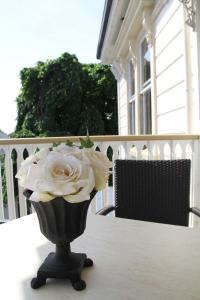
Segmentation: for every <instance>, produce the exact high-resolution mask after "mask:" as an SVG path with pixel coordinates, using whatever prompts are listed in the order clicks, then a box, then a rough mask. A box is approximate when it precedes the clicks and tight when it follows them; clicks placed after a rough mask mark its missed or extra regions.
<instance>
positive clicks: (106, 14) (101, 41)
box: [96, 0, 113, 59]
mask: <svg viewBox="0 0 200 300" xmlns="http://www.w3.org/2000/svg"><path fill="white" fill-rule="evenodd" d="M112 3H113V0H106V1H105V4H104V10H103V18H102V22H101V30H100V34H99V41H98V46H97V54H96V58H97V59H100V58H101V52H102V48H103V44H104V39H105V35H106V30H107V25H108V20H109V16H110V11H111V7H112Z"/></svg>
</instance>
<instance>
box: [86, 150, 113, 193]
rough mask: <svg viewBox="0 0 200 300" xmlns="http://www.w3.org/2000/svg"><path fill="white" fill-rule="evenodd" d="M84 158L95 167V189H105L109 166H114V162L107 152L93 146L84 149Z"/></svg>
mask: <svg viewBox="0 0 200 300" xmlns="http://www.w3.org/2000/svg"><path fill="white" fill-rule="evenodd" d="M82 159H83V161H85V162H87V163H88V164H89V166H91V167H92V169H93V172H94V177H95V189H96V190H97V191H101V190H103V189H104V188H105V187H106V183H107V181H108V177H109V168H111V167H112V162H111V161H109V159H108V158H107V156H106V155H105V154H103V153H101V152H99V151H95V150H93V149H91V148H84V149H83V152H82Z"/></svg>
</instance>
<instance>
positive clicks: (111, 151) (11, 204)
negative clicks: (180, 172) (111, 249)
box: [0, 135, 200, 220]
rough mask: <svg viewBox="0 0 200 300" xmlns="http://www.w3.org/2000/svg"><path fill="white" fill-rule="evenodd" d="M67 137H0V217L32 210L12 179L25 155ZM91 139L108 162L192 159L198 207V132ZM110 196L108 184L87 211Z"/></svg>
mask: <svg viewBox="0 0 200 300" xmlns="http://www.w3.org/2000/svg"><path fill="white" fill-rule="evenodd" d="M67 138H69V137H67ZM67 138H65V137H59V138H40V139H39V138H34V139H7V140H0V157H1V160H0V163H1V165H0V170H1V172H0V219H4V218H7V219H10V220H12V219H15V218H17V217H22V216H25V215H27V214H28V213H30V212H31V211H32V208H31V207H30V205H27V203H28V202H27V201H26V198H25V197H24V196H23V190H22V188H21V187H19V186H18V185H17V182H14V176H15V174H16V171H17V169H18V168H19V166H20V164H21V162H22V161H23V159H24V157H25V155H27V153H28V154H32V153H34V152H35V151H37V150H38V149H41V148H43V147H51V146H52V144H53V143H55V142H61V143H64V142H65V141H66V139H67ZM70 139H71V140H72V141H74V142H76V143H78V137H70ZM91 139H92V140H93V142H94V144H95V146H94V147H95V148H96V147H98V148H99V149H100V151H102V152H103V153H105V154H107V155H109V157H112V161H114V160H115V159H116V158H122V159H123V158H132V159H175V158H190V159H191V161H192V171H191V204H192V205H195V206H199V207H200V197H199V186H200V184H199V183H200V176H199V175H200V174H199V162H200V158H199V155H200V142H199V136H198V135H162V136H159V135H154V136H153V135H151V136H150V135H149V136H94V137H91ZM14 161H15V162H16V163H15V164H14ZM113 195H114V193H113V191H112V187H109V186H108V187H107V188H106V189H105V190H104V191H102V192H100V193H98V194H97V196H96V198H95V200H93V201H92V203H91V207H90V212H92V213H95V212H96V211H97V210H98V209H100V208H102V207H103V206H105V205H106V204H110V203H112V201H113V199H112V197H113Z"/></svg>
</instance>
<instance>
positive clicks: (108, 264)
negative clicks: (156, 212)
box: [0, 214, 200, 300]
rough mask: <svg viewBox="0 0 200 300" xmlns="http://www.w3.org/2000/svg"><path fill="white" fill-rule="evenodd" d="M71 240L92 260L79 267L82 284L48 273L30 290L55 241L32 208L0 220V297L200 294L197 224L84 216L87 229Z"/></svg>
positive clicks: (156, 299)
mask: <svg viewBox="0 0 200 300" xmlns="http://www.w3.org/2000/svg"><path fill="white" fill-rule="evenodd" d="M71 246H72V251H75V252H85V253H87V255H88V257H90V258H92V259H93V260H94V266H93V267H91V268H87V269H84V271H83V272H82V278H83V279H84V280H85V281H86V283H87V287H86V289H85V290H83V291H80V292H78V291H75V290H74V289H73V288H72V286H71V284H70V282H68V281H67V280H64V279H62V280H56V279H55V280H52V279H51V280H48V281H47V284H46V285H45V286H43V287H41V288H40V289H37V290H33V289H31V287H30V281H31V278H32V277H34V276H35V275H36V272H37V269H38V267H39V266H40V265H41V263H42V262H43V260H44V258H45V257H46V256H47V254H48V253H49V252H50V251H52V250H54V245H53V244H51V243H50V242H49V241H47V240H46V238H45V237H44V236H43V235H42V234H41V233H40V230H39V225H38V220H37V217H36V215H35V214H33V215H31V216H28V217H24V218H21V219H18V220H16V221H11V222H9V223H8V224H5V225H0V299H2V300H32V299H35V300H36V299H37V300H45V299H46V300H51V299H54V300H55V299H59V300H62V299H68V300H76V299H81V300H84V299H87V300H96V299H99V300H100V299H101V300H103V299H105V300H112V299H120V300H126V299H127V300H128V299H129V300H143V299H145V300H151V299H152V300H162V299H167V300H169V299H170V300H173V299H174V300H179V299H181V300H184V299H185V300H194V299H196V300H199V299H200V232H199V231H198V230H194V229H191V228H185V227H179V226H172V225H162V224H156V223H149V222H141V221H132V220H125V219H118V218H111V217H103V216H88V219H87V227H86V231H85V232H84V234H83V235H82V236H80V237H79V238H78V239H76V240H75V241H74V242H73V243H72V245H71Z"/></svg>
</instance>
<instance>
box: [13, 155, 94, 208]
mask: <svg viewBox="0 0 200 300" xmlns="http://www.w3.org/2000/svg"><path fill="white" fill-rule="evenodd" d="M16 177H17V178H18V179H19V184H20V185H21V186H23V187H24V188H26V189H29V190H31V191H33V193H32V195H31V198H30V200H33V201H49V200H52V199H54V198H56V197H59V196H62V197H63V198H64V199H65V200H66V201H68V202H72V203H76V202H82V201H85V200H89V199H90V193H91V192H92V190H93V189H94V185H95V181H94V174H93V170H92V168H91V167H90V166H89V165H88V164H86V163H85V162H84V161H81V160H79V159H77V158H76V157H75V156H73V155H72V154H70V155H69V154H68V155H66V154H63V153H61V152H58V151H50V152H48V153H47V155H46V156H45V155H44V156H42V157H41V159H39V160H34V159H33V158H32V159H31V161H28V160H27V161H25V162H24V164H23V165H22V167H21V169H20V170H19V171H18V173H17V175H16Z"/></svg>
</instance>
